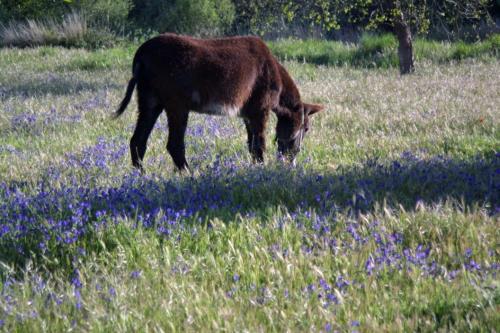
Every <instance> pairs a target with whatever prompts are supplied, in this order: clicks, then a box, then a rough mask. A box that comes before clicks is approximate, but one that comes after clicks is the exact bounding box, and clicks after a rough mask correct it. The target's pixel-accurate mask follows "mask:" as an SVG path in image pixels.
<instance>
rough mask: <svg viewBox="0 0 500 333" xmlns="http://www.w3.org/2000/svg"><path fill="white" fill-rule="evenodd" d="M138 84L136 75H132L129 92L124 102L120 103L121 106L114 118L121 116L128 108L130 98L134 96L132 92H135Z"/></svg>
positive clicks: (128, 87)
mask: <svg viewBox="0 0 500 333" xmlns="http://www.w3.org/2000/svg"><path fill="white" fill-rule="evenodd" d="M136 84H137V79H136V78H135V77H132V78H131V79H130V81H128V86H127V92H126V93H125V97H124V98H123V100H122V102H121V103H120V106H119V107H118V110H116V112H115V113H113V118H114V119H116V118H118V117H119V116H121V115H122V113H123V112H124V111H125V109H126V108H127V106H128V103H130V99H131V98H132V93H133V92H134V89H135V85H136Z"/></svg>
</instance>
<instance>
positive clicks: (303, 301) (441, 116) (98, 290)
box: [0, 37, 500, 332]
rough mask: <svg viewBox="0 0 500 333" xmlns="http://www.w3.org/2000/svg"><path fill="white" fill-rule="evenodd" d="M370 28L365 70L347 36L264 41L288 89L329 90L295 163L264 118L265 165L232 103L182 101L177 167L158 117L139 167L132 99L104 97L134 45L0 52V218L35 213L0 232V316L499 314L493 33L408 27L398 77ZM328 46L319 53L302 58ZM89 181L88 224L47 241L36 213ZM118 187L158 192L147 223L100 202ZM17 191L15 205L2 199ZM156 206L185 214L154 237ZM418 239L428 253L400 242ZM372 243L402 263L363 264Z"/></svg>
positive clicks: (460, 327)
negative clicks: (410, 32) (185, 113)
mask: <svg viewBox="0 0 500 333" xmlns="http://www.w3.org/2000/svg"><path fill="white" fill-rule="evenodd" d="M385 38H386V40H384V41H383V42H381V43H378V42H373V40H369V39H366V40H364V41H363V45H364V46H363V51H362V52H365V53H363V54H362V55H359V59H368V58H369V56H368V54H372V55H373V54H378V53H380V52H382V53H383V54H384V55H383V56H380V60H376V59H378V58H376V57H377V56H376V57H375V58H374V59H375V60H373V61H375V62H377V61H379V62H377V64H378V65H377V67H382V68H378V69H375V70H373V69H369V68H367V67H371V65H369V64H368V63H363V62H361V63H360V64H359V66H358V65H356V66H350V65H353V64H354V63H353V60H352V59H354V58H351V57H353V55H352V54H351V53H350V52H351V51H352V52H353V53H355V52H359V54H361V51H359V50H358V51H356V50H357V49H356V48H355V47H354V46H343V45H340V44H335V43H329V42H328V43H327V42H325V43H320V42H316V41H304V42H294V44H293V43H292V42H291V41H282V42H279V43H277V44H272V48H273V50H274V51H275V52H276V53H277V54H278V55H279V56H280V57H282V58H284V56H283V55H284V54H287V59H288V60H286V61H284V65H285V66H286V67H287V69H288V70H289V71H290V73H291V75H292V76H293V77H294V79H295V80H296V82H297V84H298V86H299V88H300V91H301V95H302V96H303V99H304V100H306V101H310V102H316V103H322V104H324V105H325V106H326V111H325V112H324V113H322V114H319V115H317V116H314V119H312V124H311V131H310V133H308V135H307V137H306V139H305V142H304V145H305V147H304V150H303V152H301V153H300V155H299V158H298V164H299V166H298V167H296V168H291V167H287V166H284V165H282V164H281V163H279V162H276V161H274V156H275V153H276V147H275V146H274V145H273V143H272V138H273V135H274V130H273V129H274V125H275V119H274V117H272V119H271V124H270V126H269V131H268V141H269V143H268V152H267V153H266V159H267V162H266V164H265V165H253V164H252V163H251V161H250V157H249V154H248V152H247V148H246V137H245V129H244V126H243V124H242V122H241V120H240V119H237V118H234V119H233V118H231V119H229V118H217V117H208V116H204V115H196V114H194V115H192V116H190V123H189V131H188V136H187V158H188V161H190V162H191V165H192V166H193V168H194V169H195V170H196V171H195V172H194V174H193V175H185V174H178V173H175V172H174V169H173V165H172V162H171V160H170V157H169V156H168V154H167V152H166V149H165V143H166V134H167V129H166V119H165V117H162V118H161V119H160V121H159V124H158V125H157V128H156V129H155V131H153V134H152V136H151V138H150V140H149V145H148V152H147V154H146V162H145V163H146V170H147V175H146V176H140V175H137V174H135V173H134V171H133V169H132V168H131V166H130V159H129V156H128V152H127V149H128V140H129V138H130V136H131V134H132V131H133V124H134V121H135V119H136V114H135V108H136V104H135V102H133V103H132V104H131V105H130V106H129V109H128V110H127V112H126V113H125V114H124V116H123V117H122V118H120V119H119V120H116V121H112V120H111V119H110V114H111V113H112V112H113V111H114V109H115V108H116V106H117V105H118V104H119V102H120V100H121V98H122V97H123V94H124V90H125V85H126V83H127V81H128V79H129V77H130V65H131V61H132V56H133V52H134V50H135V46H127V47H118V48H113V49H105V50H98V51H86V50H81V49H65V48H52V47H41V48H35V49H24V50H19V49H0V58H1V59H2V61H1V62H0V110H1V112H0V200H2V202H0V213H4V212H9V214H15V213H16V212H12V211H11V210H12V209H14V208H12V209H11V208H9V207H18V208H19V211H18V212H17V213H19V214H20V215H19V216H18V219H16V218H12V215H9V220H8V221H7V220H6V217H5V216H6V215H2V214H0V226H4V225H6V223H7V222H8V223H11V224H12V225H13V226H14V225H16V223H17V222H18V220H20V219H21V214H32V216H33V218H34V223H33V224H30V225H29V226H30V228H32V229H33V232H32V233H31V234H29V236H28V237H22V238H12V239H11V238H8V237H6V236H1V237H0V331H2V330H3V331H6V332H44V331H51V332H52V331H70V330H72V331H77V332H87V331H92V332H102V331H104V332H116V331H132V332H136V331H140V332H141V331H172V332H174V331H251V332H254V331H297V332H302V331H326V330H327V329H328V328H331V330H332V331H334V330H339V331H353V330H359V331H361V332H378V331H391V332H399V331H422V332H434V331H443V332H444V331H455V332H464V331H476V332H494V331H498V330H499V329H500V316H499V315H498V313H499V307H500V291H499V278H498V268H494V267H495V266H494V265H495V264H496V265H498V262H499V259H500V253H499V249H498V241H499V239H500V232H499V230H500V229H499V228H498V225H499V219H498V214H496V215H495V206H498V192H497V191H496V190H495V189H496V188H498V187H496V188H495V186H498V184H499V180H498V175H497V173H498V168H499V164H498V156H497V154H498V150H499V147H500V131H499V120H500V114H499V109H498V105H500V94H499V89H498V87H499V86H500V77H499V76H498V75H492V73H497V72H498V71H499V68H500V62H499V60H498V58H497V55H495V54H493V53H491V47H490V46H487V47H484V46H483V47H484V49H485V50H487V51H484V53H482V52H483V51H470V50H469V49H468V47H469V46H465V47H463V46H457V45H447V44H441V43H431V42H425V43H424V42H423V41H418V40H417V41H416V43H415V44H416V55H417V61H418V70H417V72H416V74H414V75H410V76H404V77H400V76H399V74H398V72H397V68H393V67H392V65H387V66H385V65H382V64H383V62H384V61H386V60H387V59H388V58H387V56H386V53H385V52H386V51H385V50H386V49H390V50H393V49H394V47H395V44H394V41H393V40H391V39H390V38H389V37H385ZM490 42H491V43H492V45H493V44H494V40H493V39H492V40H490ZM293 45H295V47H293ZM380 45H382V46H380ZM478 45H479V44H478ZM496 45H497V46H495V47H496V48H498V43H497V44H496ZM470 47H472V46H470ZM474 47H476V46H474ZM477 47H478V50H483V49H482V48H479V46H477ZM492 47H493V46H492ZM280 48H282V49H280ZM461 48H464V50H465V51H464V50H461ZM424 49H425V51H422V50H424ZM346 50H347V51H346ZM456 50H461V51H456ZM293 52H296V53H293ZM301 52H302V53H301ZM342 52H346V53H345V54H344V53H342ZM391 52H393V51H391ZM419 52H423V53H422V55H419ZM440 52H441V53H440ZM457 52H458V53H457ZM495 52H496V51H495ZM301 54H306V55H308V56H310V58H306V63H305V64H304V63H303V61H302V58H301ZM324 54H328V55H330V54H331V56H332V58H331V59H330V60H328V59H327V60H325V62H321V61H319V60H318V61H313V60H311V59H314V57H317V59H320V58H321V56H322V55H324ZM343 54H344V55H343ZM454 54H462V55H460V56H458V55H454ZM485 54H488V55H487V56H486V55H485ZM337 56H338V57H339V58H341V57H345V60H342V62H335V61H338V60H335V59H339V58H337ZM469 56H472V57H473V58H470V59H469V58H468V57H469ZM432 57H434V58H432ZM459 58H460V59H461V61H458V62H455V61H451V62H449V61H450V60H451V59H459ZM292 59H296V60H292ZM384 59H386V60H384ZM297 60H298V61H297ZM360 61H361V60H360ZM363 61H364V60H363ZM391 61H392V60H391ZM317 63H327V64H332V65H341V66H325V65H317ZM389 63H390V62H388V64H389ZM374 66H375V65H374ZM385 67H387V68H385ZM103 146H104V147H103ZM122 150H123V152H122V153H120V152H121V151H122ZM408 154H409V155H410V157H405V156H408ZM115 155H116V156H118V157H117V158H113V157H112V156H115ZM395 162H398V163H400V164H401V165H402V167H401V169H398V165H397V164H396V163H395ZM398 170H400V171H398ZM495 172H496V173H495ZM495 177H496V178H495ZM471 178H472V179H471ZM44 182H45V183H46V184H47V187H46V188H45V190H44V191H45V192H46V193H45V194H44V193H43V191H41V189H40V184H43V183H44ZM367 182H373V184H377V183H380V184H385V185H390V187H389V188H388V189H377V187H376V186H375V185H366V184H367ZM391 182H397V183H396V184H394V185H391V184H392V183H391ZM94 189H100V191H99V193H101V194H100V196H96V197H90V199H89V200H86V201H85V202H86V203H89V205H90V208H89V209H88V211H86V212H87V213H88V214H90V215H91V217H90V219H89V220H88V228H87V229H86V230H87V232H86V234H85V235H84V236H83V237H81V238H80V239H79V240H78V241H77V242H75V243H71V244H61V243H60V242H58V241H57V239H56V237H57V236H61V235H63V234H62V233H58V232H55V231H54V233H53V234H50V235H49V236H50V237H52V238H50V239H49V240H48V241H47V243H46V246H47V249H46V250H41V249H40V247H39V243H40V240H41V239H43V235H42V234H41V233H40V232H38V230H39V229H38V228H39V227H40V225H49V224H50V223H51V220H57V221H59V220H65V219H66V220H69V219H71V218H78V216H77V214H76V213H74V212H75V207H76V206H77V204H79V203H81V202H80V201H78V200H76V199H75V200H73V199H71V198H73V197H76V198H80V196H79V195H80V194H81V193H84V192H85V191H87V190H88V191H90V192H91V191H93V190H94ZM120 189H124V190H125V191H126V193H127V195H128V196H127V197H125V196H123V197H120V198H122V199H123V201H121V202H118V203H115V204H114V205H115V206H116V207H120V205H128V204H130V203H133V202H136V203H138V204H140V205H144V207H146V206H148V205H149V206H151V207H152V208H151V212H152V210H153V208H157V209H158V212H157V213H158V215H157V216H156V217H155V218H154V219H153V220H152V222H151V223H152V224H153V225H148V224H147V223H145V222H144V218H145V216H144V215H145V214H143V212H142V211H141V209H142V208H144V207H143V206H140V207H136V208H135V209H129V210H126V211H125V213H123V214H122V215H120V216H118V217H116V216H114V215H112V213H111V212H108V211H107V212H105V213H104V214H103V215H98V214H97V211H100V210H105V209H106V208H108V207H107V206H106V204H105V203H104V202H105V200H104V198H105V197H106V195H107V194H106V193H108V192H109V191H111V192H112V191H119V190H120ZM7 190H8V191H9V192H8V191H7ZM59 190H61V191H66V192H57V191H59ZM102 192H106V193H104V194H103V193H102ZM56 194H57V195H56ZM48 197H53V201H49V200H48V199H47V198H48ZM82 197H83V198H89V197H88V196H85V195H84V196H82ZM214 197H218V198H219V199H214ZM143 198H146V199H147V200H149V201H151V202H150V203H146V202H145V201H143ZM364 198H370V202H369V203H368V204H366V205H365V206H363V199H364ZM26 199H32V201H30V204H29V205H27V207H25V208H26V210H27V211H23V209H24V208H22V207H23V206H22V205H20V206H15V204H16V202H18V201H23V200H26ZM45 200H47V201H45ZM40 202H47V205H46V207H45V206H43V205H42V206H43V207H41V206H37V205H38V204H39V203H40ZM197 202H201V206H197V205H195V203H197ZM236 203H237V204H238V205H239V206H238V207H239V208H238V209H234V208H235V207H236V206H235V204H236ZM69 204H71V205H72V206H69ZM149 206H148V207H149ZM168 207H176V208H175V209H176V210H175V211H176V212H179V211H180V209H181V208H185V209H192V210H193V211H194V213H193V214H192V215H186V216H185V217H182V216H181V217H180V218H178V219H176V220H175V221H173V222H175V223H174V227H172V229H171V230H170V232H171V233H170V235H169V236H165V235H162V234H159V233H158V232H157V229H156V227H157V226H158V225H160V224H161V220H162V216H167V215H168ZM16 209H17V208H16ZM45 209H46V210H47V211H50V213H46V211H45ZM148 209H149V208H148ZM146 212H150V210H147V211H146ZM101 222H106V224H105V225H104V226H103V227H99V228H98V227H96V225H97V224H99V223H101ZM171 222H172V221H171ZM353 228H354V229H353ZM1 230H2V229H1V228H0V231H1ZM72 230H73V229H72ZM1 232H3V231H1ZM396 236H397V237H400V238H399V239H400V241H397V242H396V241H392V240H391V239H392V238H391V237H396ZM381 242H382V243H385V244H387V246H386V247H384V246H381ZM16 246H23V248H24V250H25V252H24V253H23V252H19V249H18V248H17V247H16ZM419 246H420V247H419ZM425 249H429V252H428V254H427V255H426V256H427V257H426V258H425V260H424V261H425V264H412V263H411V260H414V259H404V258H403V259H402V260H401V261H398V259H396V258H397V256H401V257H405V253H406V254H408V253H409V254H410V256H417V253H421V252H422V251H424V250H425ZM384 251H385V252H384ZM405 251H409V252H405ZM419 251H421V252H419ZM469 251H470V252H469ZM381 253H385V254H384V256H386V258H388V260H389V259H390V260H393V261H395V262H397V263H399V264H400V265H403V266H404V267H405V268H403V269H399V268H398V267H397V265H396V264H394V265H389V264H387V265H382V266H381V268H380V270H375V271H374V272H373V273H372V274H369V273H368V272H367V263H368V262H369V260H371V259H376V258H378V257H379V256H380V255H381ZM471 260H474V262H475V263H477V264H479V265H480V269H473V268H471V267H470V265H471ZM406 265H408V266H406ZM407 268H409V269H407ZM75 277H78V279H79V280H80V282H81V284H82V286H81V287H77V286H75V282H74V280H72V279H74V278H75ZM343 281H348V283H347V284H343ZM325 283H326V284H327V285H328V288H329V289H328V290H326V288H324V287H323V286H324V284H325ZM328 297H334V298H335V299H336V302H334V303H328V302H327V299H328ZM358 322H359V326H357V325H358Z"/></svg>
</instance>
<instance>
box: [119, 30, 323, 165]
mask: <svg viewBox="0 0 500 333" xmlns="http://www.w3.org/2000/svg"><path fill="white" fill-rule="evenodd" d="M132 69H133V70H132V72H133V77H132V79H131V80H130V81H129V83H128V87H127V93H126V95H125V97H124V99H123V101H122V102H121V104H120V107H119V109H118V110H117V111H116V113H115V116H116V117H118V116H120V115H121V114H122V113H123V111H125V108H126V107H127V105H128V103H129V102H130V98H131V96H132V93H133V91H134V88H135V86H136V85H137V96H138V105H139V115H138V119H137V124H136V128H135V132H134V135H133V136H132V139H131V141H130V152H131V154H132V164H133V165H134V166H135V167H137V168H139V169H141V170H142V160H143V158H144V154H145V152H146V143H147V140H148V137H149V134H150V133H151V130H152V129H153V126H154V124H155V122H156V120H157V119H158V116H159V115H160V114H161V113H162V111H166V113H167V117H168V129H169V133H168V144H167V150H168V152H169V153H170V155H171V156H172V159H173V160H174V163H175V165H176V166H177V168H179V169H181V170H182V169H187V168H188V164H187V162H186V157H185V149H184V134H185V132H186V126H187V122H188V114H189V111H190V110H192V111H195V112H199V113H206V114H210V115H222V116H239V117H241V118H243V120H244V122H245V126H246V129H247V132H248V148H249V150H250V153H251V154H252V157H253V159H254V161H258V162H262V161H263V160H264V150H265V146H266V143H265V128H266V123H267V119H268V117H269V112H270V110H272V111H274V112H275V113H276V115H277V117H278V123H277V127H276V140H277V142H278V151H279V153H280V154H283V155H285V156H287V157H288V158H289V159H290V160H293V159H294V158H295V156H296V154H297V153H298V152H299V150H300V145H301V142H302V139H303V137H304V133H305V132H307V130H308V129H309V116H311V115H312V114H314V113H316V112H318V111H321V110H322V109H323V107H322V106H319V105H313V104H306V103H302V101H301V99H300V94H299V91H298V89H297V87H296V86H295V83H294V82H293V80H292V79H291V77H290V75H288V73H287V71H286V70H285V68H284V67H283V66H281V65H280V64H279V63H278V61H277V60H276V59H275V58H274V57H273V55H272V54H271V52H270V51H269V49H268V48H267V46H266V44H264V42H263V41H262V40H261V39H259V38H256V37H233V38H223V39H206V40H202V39H195V38H191V37H187V36H179V35H175V34H164V35H160V36H157V37H155V38H153V39H150V40H149V41H147V42H145V43H144V44H142V45H141V46H140V47H139V49H138V50H137V52H136V54H135V56H134V62H133V66H132Z"/></svg>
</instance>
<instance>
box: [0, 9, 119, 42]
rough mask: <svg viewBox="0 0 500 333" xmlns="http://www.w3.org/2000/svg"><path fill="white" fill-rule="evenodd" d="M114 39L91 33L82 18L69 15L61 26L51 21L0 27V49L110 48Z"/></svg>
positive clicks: (15, 23)
mask: <svg viewBox="0 0 500 333" xmlns="http://www.w3.org/2000/svg"><path fill="white" fill-rule="evenodd" d="M115 39H116V37H115V36H113V35H112V34H111V33H109V32H106V31H103V30H95V29H91V28H89V27H88V26H87V21H86V19H85V17H84V16H83V15H81V14H80V13H77V12H73V13H70V14H67V15H65V16H64V18H63V19H62V21H61V22H57V21H55V20H54V19H48V20H26V21H25V22H10V23H8V24H7V25H1V26H0V45H3V46H16V47H32V46H41V45H49V46H50V45H53V46H54V45H61V46H66V47H91V48H92V47H98V46H110V45H111V44H112V42H113V41H114V40H115Z"/></svg>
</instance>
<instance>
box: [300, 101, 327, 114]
mask: <svg viewBox="0 0 500 333" xmlns="http://www.w3.org/2000/svg"><path fill="white" fill-rule="evenodd" d="M324 109H325V107H324V106H323V105H318V104H307V103H304V113H305V114H307V115H308V116H312V115H313V114H315V113H318V112H320V111H323V110H324Z"/></svg>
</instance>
